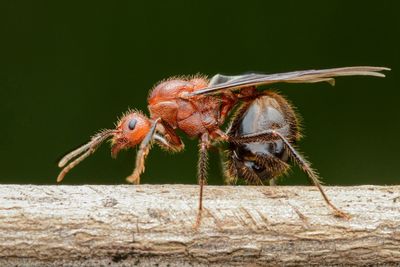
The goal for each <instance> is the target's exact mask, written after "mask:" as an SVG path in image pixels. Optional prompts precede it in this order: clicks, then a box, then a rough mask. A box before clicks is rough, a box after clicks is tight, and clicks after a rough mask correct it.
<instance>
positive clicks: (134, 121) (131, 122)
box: [128, 119, 137, 131]
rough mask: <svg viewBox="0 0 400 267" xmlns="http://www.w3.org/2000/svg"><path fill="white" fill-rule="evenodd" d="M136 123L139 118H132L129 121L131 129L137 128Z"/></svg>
mask: <svg viewBox="0 0 400 267" xmlns="http://www.w3.org/2000/svg"><path fill="white" fill-rule="evenodd" d="M136 123H137V120H136V119H131V120H130V121H129V124H128V128H129V130H131V131H132V130H133V129H135V126H136Z"/></svg>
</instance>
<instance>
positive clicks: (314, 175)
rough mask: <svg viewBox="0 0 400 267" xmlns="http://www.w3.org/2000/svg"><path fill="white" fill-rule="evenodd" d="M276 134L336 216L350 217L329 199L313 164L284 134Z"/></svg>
mask: <svg viewBox="0 0 400 267" xmlns="http://www.w3.org/2000/svg"><path fill="white" fill-rule="evenodd" d="M275 134H276V135H278V136H279V137H280V138H281V140H282V141H283V142H284V143H285V146H286V148H287V149H288V151H289V154H290V155H291V156H292V158H293V160H294V161H295V162H296V163H297V164H298V165H299V166H300V168H301V169H302V170H303V171H304V172H305V173H306V174H307V176H308V177H309V178H310V179H311V181H312V182H313V184H314V185H315V186H316V187H317V188H318V190H319V192H320V193H321V195H322V197H323V198H324V200H325V202H326V204H327V205H328V206H329V207H330V208H331V209H332V210H333V211H334V214H335V216H337V217H341V218H345V219H350V216H349V215H348V214H346V213H345V212H343V211H341V210H340V209H338V208H337V207H335V206H334V205H333V204H332V203H331V201H330V200H329V198H328V196H327V195H326V194H325V192H324V190H323V188H322V186H321V182H320V178H319V176H318V174H317V173H316V172H315V171H314V170H313V168H311V164H310V163H309V162H308V161H307V160H306V159H304V157H303V156H302V155H301V154H300V153H299V152H298V151H296V149H295V148H294V147H293V146H292V145H291V144H290V143H289V141H288V140H287V139H286V138H285V137H284V136H282V135H281V134H280V133H278V132H275Z"/></svg>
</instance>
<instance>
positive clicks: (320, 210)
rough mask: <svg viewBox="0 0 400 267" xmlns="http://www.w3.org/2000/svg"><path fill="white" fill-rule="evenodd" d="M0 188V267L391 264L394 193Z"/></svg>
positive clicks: (398, 213) (399, 249)
mask: <svg viewBox="0 0 400 267" xmlns="http://www.w3.org/2000/svg"><path fill="white" fill-rule="evenodd" d="M325 189H326V192H327V194H328V196H329V197H330V198H331V199H332V201H333V203H335V204H336V205H337V206H338V207H340V208H341V209H343V210H344V211H346V212H347V213H349V214H350V215H351V216H352V219H351V220H348V221H346V220H343V219H339V218H335V217H334V216H332V214H331V211H330V210H329V209H328V208H327V207H326V206H325V204H324V201H323V200H322V197H321V195H320V194H319V192H318V191H317V190H316V189H315V188H314V187H298V186H296V187H278V186H277V187H261V186H259V187H250V186H235V187H232V186H207V187H205V195H204V207H205V211H204V213H203V219H202V224H201V226H200V228H199V229H197V230H196V229H193V224H194V223H195V220H196V213H197V210H196V209H197V205H198V203H197V197H198V187H197V186H194V185H140V186H133V185H118V186H99V185H96V186H36V185H0V266H15V265H17V266H60V265H68V266H71V265H77V266H95V265H96V266H109V265H111V266H132V265H140V266H157V265H158V266H202V265H204V266H209V265H216V266H232V265H234V266H235V265H237V266H248V265H251V266H276V265H289V266H290V265H292V266H294V265H380V264H382V265H400V186H385V187H379V186H358V187H325Z"/></svg>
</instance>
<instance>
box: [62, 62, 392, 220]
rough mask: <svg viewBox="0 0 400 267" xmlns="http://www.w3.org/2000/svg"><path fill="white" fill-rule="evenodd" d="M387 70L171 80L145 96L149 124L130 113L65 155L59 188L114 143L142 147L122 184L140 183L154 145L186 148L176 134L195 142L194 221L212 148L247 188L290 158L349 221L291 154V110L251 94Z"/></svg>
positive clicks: (276, 98)
mask: <svg viewBox="0 0 400 267" xmlns="http://www.w3.org/2000/svg"><path fill="white" fill-rule="evenodd" d="M383 70H389V69H388V68H384V67H367V66H361V67H344V68H333V69H324V70H305V71H295V72H287V73H278V74H245V75H238V76H225V75H220V74H217V75H215V76H213V77H212V78H211V79H210V80H209V79H207V78H206V77H204V76H200V75H197V76H191V77H182V78H170V79H167V80H165V81H162V82H160V83H159V84H157V85H156V86H155V87H154V88H153V90H151V92H150V94H149V97H148V108H149V111H150V117H147V116H145V115H144V114H143V113H142V112H140V111H136V110H129V111H128V112H127V113H126V114H124V116H123V117H122V118H121V119H120V120H119V122H118V123H117V126H116V128H115V129H109V130H103V131H100V132H99V133H98V134H96V135H94V136H93V137H92V138H91V140H90V141H89V142H88V143H86V144H85V145H83V146H81V147H79V148H77V149H76V150H74V151H72V152H70V153H68V154H67V155H65V156H64V157H63V158H62V159H61V160H60V162H59V164H58V166H59V167H60V168H62V167H64V168H63V169H62V171H61V172H60V174H59V176H58V178H57V181H58V182H60V181H61V180H63V178H64V176H65V175H66V174H67V173H68V172H69V171H70V170H71V169H72V168H74V167H75V166H76V165H77V164H79V163H80V162H81V161H82V160H84V159H85V158H86V157H88V156H89V155H91V154H92V153H94V152H95V151H96V149H97V148H98V147H99V146H100V144H102V143H103V142H104V141H105V140H107V139H110V138H111V144H112V147H111V154H112V156H113V157H115V156H116V155H117V154H118V152H119V151H120V150H122V149H127V148H131V147H134V146H136V145H139V144H140V145H139V150H138V152H137V156H136V164H135V168H134V170H133V173H132V174H131V175H130V176H128V177H127V181H128V182H131V183H134V184H139V183H140V175H141V174H142V173H143V172H144V170H145V159H146V156H147V155H148V153H149V151H150V148H151V145H152V143H153V142H155V143H156V144H158V145H160V146H161V147H163V148H165V149H166V150H169V151H174V152H178V151H182V150H183V149H184V144H183V142H182V140H181V139H180V137H179V136H178V134H177V133H176V130H177V129H179V130H181V131H182V132H183V133H185V134H186V135H188V136H189V137H191V138H198V139H199V161H198V183H199V185H200V191H199V207H198V220H197V221H199V218H201V211H202V209H203V204H202V203H203V202H202V199H203V187H204V185H205V183H206V173H207V150H208V149H209V148H210V146H211V144H212V142H218V141H225V142H229V144H230V150H229V152H228V154H229V155H228V156H229V157H230V160H229V162H228V164H227V165H228V166H227V174H228V176H229V177H238V176H243V178H245V179H247V180H248V181H249V182H251V183H253V182H257V181H259V180H260V179H261V180H262V179H270V178H274V177H276V176H278V175H279V174H281V173H282V172H284V171H285V170H286V169H287V168H288V164H287V163H286V162H287V160H288V158H289V157H292V158H293V160H294V161H295V162H296V163H297V164H299V165H300V167H301V168H302V169H303V170H304V171H305V172H306V174H307V175H308V176H309V177H310V178H311V180H312V182H313V183H314V184H315V185H316V186H317V188H318V189H319V191H320V192H321V194H322V196H323V197H324V199H325V201H326V203H327V205H328V206H329V207H330V208H332V210H333V212H334V214H335V215H338V216H341V217H346V216H347V215H346V214H345V213H344V212H342V211H341V210H339V209H338V208H336V207H335V206H334V205H333V204H332V203H331V202H330V201H329V199H328V197H327V196H326V194H325V193H324V191H323V189H322V187H321V185H320V183H319V177H318V175H317V174H316V172H314V171H313V169H311V167H310V164H309V163H308V162H307V161H306V160H305V159H304V157H303V156H302V155H301V154H300V153H299V152H297V151H296V150H295V148H294V147H293V144H294V143H295V142H296V141H297V140H298V139H299V138H300V132H299V129H298V123H297V117H296V115H295V113H294V111H293V109H292V108H291V105H290V104H289V103H288V102H287V101H286V100H285V99H284V98H283V97H282V96H280V95H279V94H277V93H273V92H271V91H269V90H264V91H259V90H257V88H256V87H258V86H262V85H270V84H274V83H282V82H284V83H317V82H329V83H331V84H332V85H333V84H334V77H338V76H351V75H368V76H377V77H384V76H385V75H384V74H382V73H381V71H383ZM240 104H241V105H242V106H241V107H240V108H239V111H238V114H237V115H236V116H233V120H232V124H231V127H230V129H228V131H227V132H224V131H222V130H221V126H222V124H223V123H224V122H225V120H226V119H227V117H228V116H229V115H230V112H231V111H232V110H233V109H234V108H235V107H237V106H238V105H240Z"/></svg>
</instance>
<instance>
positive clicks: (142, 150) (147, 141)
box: [126, 119, 160, 184]
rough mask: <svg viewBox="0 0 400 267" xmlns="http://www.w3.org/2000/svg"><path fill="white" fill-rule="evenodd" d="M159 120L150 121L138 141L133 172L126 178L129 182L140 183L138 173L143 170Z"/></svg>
mask: <svg viewBox="0 0 400 267" xmlns="http://www.w3.org/2000/svg"><path fill="white" fill-rule="evenodd" d="M159 121H160V119H156V120H154V121H152V125H151V128H150V131H149V132H148V133H147V135H146V136H145V138H144V139H143V141H142V143H140V146H139V151H138V153H137V154H136V164H135V169H134V170H133V173H132V174H131V175H129V176H128V177H127V178H126V180H127V181H128V182H129V183H132V184H140V175H141V174H142V173H143V172H144V169H145V167H144V162H145V160H146V157H147V155H148V154H149V151H150V148H151V143H152V141H153V139H154V134H155V132H156V127H157V124H158V122H159Z"/></svg>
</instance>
